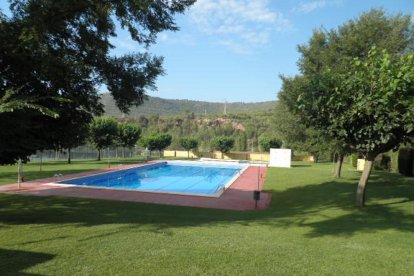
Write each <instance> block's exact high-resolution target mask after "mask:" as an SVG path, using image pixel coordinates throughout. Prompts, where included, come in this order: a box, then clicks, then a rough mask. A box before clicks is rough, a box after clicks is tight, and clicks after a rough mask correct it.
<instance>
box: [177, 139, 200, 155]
mask: <svg viewBox="0 0 414 276" xmlns="http://www.w3.org/2000/svg"><path fill="white" fill-rule="evenodd" d="M180 145H181V146H182V147H183V148H184V149H185V150H186V151H187V157H188V158H190V150H195V149H197V147H198V141H197V140H196V139H194V138H192V137H183V138H181V139H180Z"/></svg>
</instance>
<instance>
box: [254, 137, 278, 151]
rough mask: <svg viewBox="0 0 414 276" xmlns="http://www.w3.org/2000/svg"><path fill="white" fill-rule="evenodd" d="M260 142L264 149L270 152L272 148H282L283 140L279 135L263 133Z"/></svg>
mask: <svg viewBox="0 0 414 276" xmlns="http://www.w3.org/2000/svg"><path fill="white" fill-rule="evenodd" d="M259 144H260V147H261V148H262V150H263V151H266V152H268V151H269V150H270V149H271V148H280V147H281V146H282V142H281V141H280V140H279V139H278V138H277V137H270V136H267V135H262V136H260V137H259Z"/></svg>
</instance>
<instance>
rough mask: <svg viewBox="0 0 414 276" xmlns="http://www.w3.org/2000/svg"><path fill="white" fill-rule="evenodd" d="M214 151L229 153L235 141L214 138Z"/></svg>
mask: <svg viewBox="0 0 414 276" xmlns="http://www.w3.org/2000/svg"><path fill="white" fill-rule="evenodd" d="M211 146H212V147H213V149H215V150H218V151H221V152H222V153H227V152H229V151H230V150H231V149H232V148H233V146H234V139H233V138H231V137H227V136H218V137H214V139H213V140H212V142H211Z"/></svg>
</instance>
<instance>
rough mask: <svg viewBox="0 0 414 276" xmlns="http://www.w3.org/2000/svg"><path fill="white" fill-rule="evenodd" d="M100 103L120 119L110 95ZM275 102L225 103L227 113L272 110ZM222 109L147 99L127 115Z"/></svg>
mask: <svg viewBox="0 0 414 276" xmlns="http://www.w3.org/2000/svg"><path fill="white" fill-rule="evenodd" d="M101 101H102V103H103V104H104V106H105V114H106V115H112V116H114V117H122V113H121V111H119V109H118V108H117V107H116V105H115V101H114V100H113V98H112V96H111V95H110V94H102V98H101ZM275 103H276V102H275V101H268V102H257V103H242V102H236V103H227V105H226V106H227V113H241V112H254V111H263V110H270V109H273V108H274V106H275ZM223 109H224V104H223V103H212V102H202V101H190V100H169V99H161V98H157V97H149V99H148V100H147V101H146V102H145V103H144V104H143V105H140V106H138V107H133V108H131V112H130V113H129V114H128V115H127V116H128V117H130V118H137V117H139V116H140V115H145V116H148V115H154V114H159V115H161V116H163V115H176V114H182V113H184V112H186V111H188V112H192V113H194V114H204V112H206V113H207V114H220V113H221V114H222V113H223Z"/></svg>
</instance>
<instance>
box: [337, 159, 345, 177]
mask: <svg viewBox="0 0 414 276" xmlns="http://www.w3.org/2000/svg"><path fill="white" fill-rule="evenodd" d="M343 162H344V156H343V155H342V154H339V155H338V159H337V160H336V168H335V177H337V178H340V177H341V172H342V163H343Z"/></svg>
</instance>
